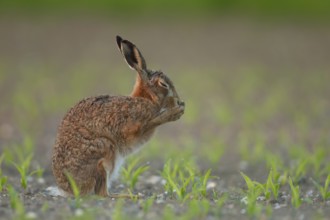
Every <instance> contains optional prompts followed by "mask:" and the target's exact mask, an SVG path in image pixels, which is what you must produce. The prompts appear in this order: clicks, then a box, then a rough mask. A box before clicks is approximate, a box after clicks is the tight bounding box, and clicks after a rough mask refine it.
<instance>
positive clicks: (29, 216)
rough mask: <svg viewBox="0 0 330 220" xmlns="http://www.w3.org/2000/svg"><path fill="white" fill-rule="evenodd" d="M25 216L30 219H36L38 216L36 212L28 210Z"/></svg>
mask: <svg viewBox="0 0 330 220" xmlns="http://www.w3.org/2000/svg"><path fill="white" fill-rule="evenodd" d="M25 217H26V218H28V219H36V218H37V217H38V216H37V213H35V212H27V213H26V215H25Z"/></svg>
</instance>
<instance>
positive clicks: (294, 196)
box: [289, 177, 302, 208]
mask: <svg viewBox="0 0 330 220" xmlns="http://www.w3.org/2000/svg"><path fill="white" fill-rule="evenodd" d="M289 184H290V188H291V204H292V206H293V207H295V208H299V207H300V205H301V203H302V201H301V198H300V192H299V186H295V185H294V184H293V181H292V179H291V177H290V178H289Z"/></svg>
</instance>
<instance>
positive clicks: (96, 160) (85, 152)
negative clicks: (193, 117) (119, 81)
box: [52, 36, 185, 196]
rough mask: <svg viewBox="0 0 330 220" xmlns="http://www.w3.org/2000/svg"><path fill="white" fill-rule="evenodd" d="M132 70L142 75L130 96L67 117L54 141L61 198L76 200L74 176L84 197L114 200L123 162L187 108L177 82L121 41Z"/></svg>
mask: <svg viewBox="0 0 330 220" xmlns="http://www.w3.org/2000/svg"><path fill="white" fill-rule="evenodd" d="M116 40H117V44H118V47H119V50H120V51H121V53H122V54H123V56H124V58H125V60H126V62H127V63H128V65H129V66H130V67H131V68H132V69H134V70H136V71H137V78H136V82H135V86H134V88H133V91H132V93H131V95H130V96H110V95H102V96H96V97H91V98H85V99H83V100H81V101H80V102H79V103H78V104H76V105H75V106H74V107H72V108H71V109H70V110H69V111H68V113H67V114H66V115H65V116H64V118H63V120H62V122H61V124H60V126H59V128H58V134H57V137H56V141H55V146H54V149H53V156H52V169H53V174H54V176H55V179H56V182H57V185H58V187H59V190H60V192H61V193H60V194H61V195H63V196H68V195H72V189H71V187H70V183H69V181H68V178H67V177H68V175H70V176H71V177H72V178H73V180H74V181H75V183H76V184H77V186H78V188H79V190H80V193H81V194H82V195H84V194H90V193H95V194H97V195H100V196H108V195H110V188H111V181H112V180H113V179H114V178H115V177H116V175H117V174H118V171H119V169H120V167H121V165H122V164H123V162H124V158H125V157H126V156H127V155H129V154H131V153H132V152H135V151H137V150H138V149H139V148H140V147H141V146H142V145H143V144H144V143H146V142H147V141H148V140H149V139H150V138H151V136H152V134H153V133H154V131H155V128H156V127H157V126H159V125H161V124H164V123H167V122H170V121H175V120H178V119H179V118H180V117H181V116H182V115H183V113H184V108H185V104H184V102H183V101H181V99H180V98H179V96H178V94H177V92H176V90H175V88H174V85H173V83H172V81H171V80H170V79H169V78H168V77H167V76H166V75H165V74H164V73H163V72H161V71H151V70H148V69H147V65H146V62H145V60H144V58H143V56H142V54H141V52H140V51H139V50H138V48H137V47H136V46H135V45H134V44H133V43H131V42H129V41H127V40H123V39H122V38H121V37H119V36H117V38H116Z"/></svg>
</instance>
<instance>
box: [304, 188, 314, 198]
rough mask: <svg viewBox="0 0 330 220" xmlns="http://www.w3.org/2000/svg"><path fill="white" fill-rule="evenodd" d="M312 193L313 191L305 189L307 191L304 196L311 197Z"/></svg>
mask: <svg viewBox="0 0 330 220" xmlns="http://www.w3.org/2000/svg"><path fill="white" fill-rule="evenodd" d="M313 193H314V191H313V190H309V191H307V193H306V197H313Z"/></svg>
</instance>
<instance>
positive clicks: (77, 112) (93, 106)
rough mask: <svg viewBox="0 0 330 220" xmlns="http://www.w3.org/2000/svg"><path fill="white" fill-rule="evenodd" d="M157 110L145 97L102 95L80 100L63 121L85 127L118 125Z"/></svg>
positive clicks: (136, 119)
mask: <svg viewBox="0 0 330 220" xmlns="http://www.w3.org/2000/svg"><path fill="white" fill-rule="evenodd" d="M156 112H157V107H156V106H154V105H153V103H152V102H151V101H150V100H148V99H145V98H141V97H131V96H110V95H102V96H95V97H89V98H85V99H83V100H81V101H80V102H78V103H77V104H76V105H75V106H73V107H72V108H71V109H70V110H69V111H68V113H67V114H66V115H65V116H64V119H63V123H65V124H68V123H69V124H75V125H84V126H85V127H89V125H90V126H93V127H94V126H95V125H96V124H100V125H101V124H104V126H109V125H110V126H116V124H117V125H118V126H119V124H118V123H125V121H127V120H131V121H143V120H148V119H150V118H152V117H153V116H154V114H155V113H156Z"/></svg>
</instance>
